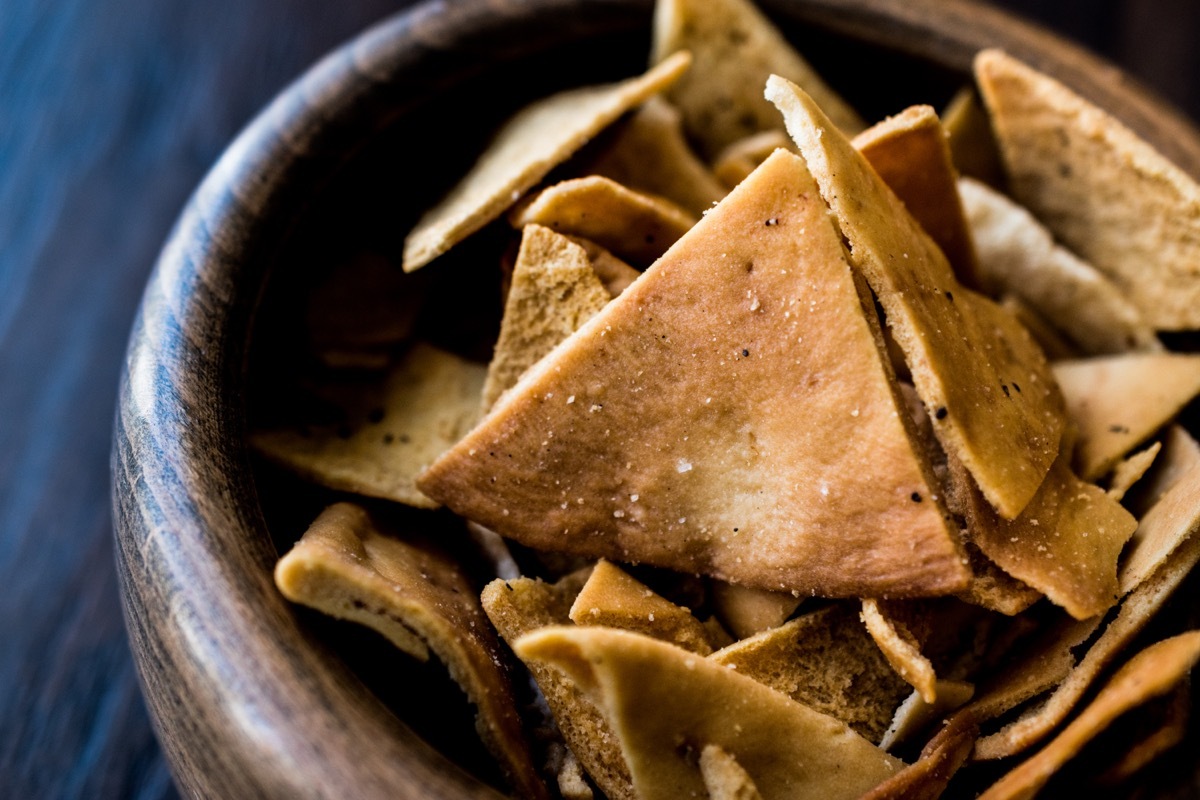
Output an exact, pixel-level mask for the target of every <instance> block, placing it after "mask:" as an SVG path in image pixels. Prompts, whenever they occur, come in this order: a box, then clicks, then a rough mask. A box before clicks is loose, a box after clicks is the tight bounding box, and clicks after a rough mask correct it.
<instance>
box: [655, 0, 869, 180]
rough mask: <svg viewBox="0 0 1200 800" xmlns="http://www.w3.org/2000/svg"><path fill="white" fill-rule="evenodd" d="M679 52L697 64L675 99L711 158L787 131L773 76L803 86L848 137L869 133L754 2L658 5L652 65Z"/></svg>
mask: <svg viewBox="0 0 1200 800" xmlns="http://www.w3.org/2000/svg"><path fill="white" fill-rule="evenodd" d="M679 50H688V51H690V52H691V53H692V54H693V55H695V57H696V62H695V64H694V66H693V68H692V70H691V71H689V73H688V74H687V75H685V76H684V77H683V78H681V79H680V80H679V82H678V83H676V84H675V85H674V86H673V87H672V88H671V90H670V92H668V93H667V97H668V98H669V99H670V100H671V101H672V102H673V103H675V105H677V106H678V107H679V109H680V110H681V111H682V112H683V124H684V127H685V128H686V129H687V132H688V136H689V137H690V138H691V139H692V141H694V142H696V143H697V146H698V147H700V149H701V155H703V156H704V157H705V158H708V159H712V158H713V157H715V156H716V155H717V154H718V153H719V152H721V150H723V149H724V148H725V147H726V146H728V145H730V144H732V143H733V142H736V141H737V140H739V139H742V138H744V137H746V136H748V135H750V134H752V133H758V132H759V131H763V130H770V129H772V128H778V127H779V116H778V115H777V114H776V113H775V112H774V110H773V109H772V108H771V105H770V104H769V103H767V102H766V101H764V100H763V98H762V86H763V82H764V81H766V79H767V76H769V75H772V74H776V75H783V76H784V77H786V78H789V79H790V80H793V81H795V82H796V83H798V84H800V85H801V86H803V87H804V88H805V89H806V90H808V92H809V93H810V94H812V96H813V97H815V98H816V99H817V102H818V103H820V104H821V106H822V107H823V108H825V109H826V113H828V114H829V117H830V118H831V119H832V120H834V122H835V123H836V124H837V125H839V126H841V128H842V130H844V131H846V132H848V133H850V134H855V133H858V132H859V131H861V130H862V129H863V128H864V127H866V126H865V125H864V124H863V121H862V119H861V118H860V117H859V116H858V114H857V113H856V112H855V111H854V109H852V108H851V107H850V106H849V105H847V104H846V101H845V100H843V99H842V98H841V97H839V96H838V95H837V93H836V92H834V91H833V90H832V89H830V88H829V86H828V85H827V84H826V83H825V81H823V80H822V79H821V77H820V76H819V75H817V73H816V72H815V71H813V68H812V67H811V66H809V64H808V62H807V61H805V60H804V59H803V58H802V57H801V56H800V54H799V53H797V52H796V51H795V49H794V48H793V47H792V46H791V45H790V44H788V42H787V40H786V39H784V38H783V35H782V34H781V33H780V32H779V31H778V30H777V29H776V28H775V26H774V25H773V24H772V23H771V21H770V20H768V19H767V18H766V17H765V16H763V13H762V12H761V11H759V10H758V9H757V8H755V7H754V5H753V4H752V3H751V2H749V0H658V3H657V6H656V8H655V12H654V42H653V49H652V52H651V55H650V60H651V62H652V63H657V62H659V61H662V60H663V59H665V58H667V57H668V55H669V54H671V53H674V52H677V51H679Z"/></svg>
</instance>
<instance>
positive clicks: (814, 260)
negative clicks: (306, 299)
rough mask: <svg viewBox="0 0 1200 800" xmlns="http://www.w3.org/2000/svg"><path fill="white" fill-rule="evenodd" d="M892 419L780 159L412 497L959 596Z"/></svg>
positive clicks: (530, 533) (566, 348) (808, 214)
mask: <svg viewBox="0 0 1200 800" xmlns="http://www.w3.org/2000/svg"><path fill="white" fill-rule="evenodd" d="M904 416H905V415H902V414H901V413H900V411H899V410H898V405H897V400H896V398H895V397H894V396H893V389H892V385H891V382H890V381H889V376H888V374H887V372H886V367H885V364H884V363H883V361H882V358H881V356H880V353H879V350H878V347H877V344H876V339H875V336H874V335H873V333H872V331H871V328H870V327H869V325H868V323H867V321H866V319H865V318H864V315H863V311H862V306H861V303H860V300H859V295H858V291H857V288H856V286H855V283H854V279H853V275H852V273H851V271H850V268H849V266H848V265H847V264H846V262H845V259H844V253H843V249H842V243H841V239H840V237H839V235H838V233H837V231H836V230H835V228H834V227H833V224H832V222H831V221H830V219H829V217H828V214H827V210H826V208H825V206H824V203H822V202H821V200H820V197H819V195H818V194H817V192H816V187H815V185H814V184H813V182H812V178H811V176H809V174H808V172H807V171H806V170H805V168H804V164H803V161H801V159H799V158H798V157H796V156H794V155H792V154H790V153H787V152H784V151H779V152H777V153H776V154H775V155H774V156H772V157H771V158H770V159H769V160H768V161H767V162H765V163H764V164H763V166H762V167H760V168H759V170H757V171H756V172H755V174H754V175H753V176H751V177H750V178H748V179H747V180H746V181H744V182H743V183H742V184H741V186H739V187H738V189H736V190H735V191H734V192H732V193H731V194H730V195H729V196H728V197H727V198H726V199H725V200H724V201H722V203H721V204H720V205H719V206H717V207H716V208H715V209H714V210H713V211H712V212H710V213H709V214H708V215H707V216H705V217H704V219H703V220H701V222H700V223H699V224H697V225H696V227H694V228H693V229H692V230H691V231H689V232H688V234H687V235H686V236H685V237H684V238H683V239H681V240H680V241H679V243H677V244H676V246H675V247H673V248H672V249H671V251H670V252H669V253H668V254H667V255H666V256H664V257H663V258H662V259H661V260H659V261H658V262H657V263H656V264H655V265H654V266H653V267H652V268H651V269H650V270H648V271H647V272H646V273H644V274H643V275H642V277H641V278H640V279H638V280H637V281H636V282H635V283H634V284H633V285H632V286H631V287H629V289H627V290H626V291H625V292H624V294H622V295H621V296H620V297H619V298H617V299H615V300H614V301H613V302H612V303H610V304H609V305H608V306H607V307H606V308H605V310H604V311H602V312H601V313H600V314H598V315H597V316H596V317H593V318H592V320H591V321H590V322H588V323H587V324H586V325H584V327H583V328H581V329H580V330H579V331H577V332H576V333H575V334H574V335H573V336H572V337H571V338H570V339H568V340H567V341H566V342H565V343H564V344H563V345H562V346H560V347H559V348H557V349H555V350H554V351H553V352H552V353H551V354H550V355H549V356H547V357H546V358H545V359H543V360H542V361H540V362H538V365H537V366H535V367H534V368H533V369H532V370H531V371H530V372H529V373H527V374H526V376H525V377H524V378H523V379H522V380H521V382H520V383H518V384H517V386H516V387H514V389H513V390H512V392H510V393H509V394H508V395H506V396H505V398H503V399H502V400H501V402H500V403H498V404H497V405H496V407H495V408H494V409H493V411H492V413H491V414H490V415H489V417H488V418H487V419H486V420H485V421H484V422H483V423H482V424H481V425H480V426H479V427H478V428H476V429H475V430H474V431H473V432H472V433H471V434H470V435H469V436H468V437H467V438H466V439H464V440H463V441H462V442H461V443H460V444H459V445H458V446H456V447H455V448H454V449H453V450H452V451H451V452H450V453H448V454H447V455H446V456H444V457H443V458H441V459H439V460H438V462H436V463H435V464H434V465H433V466H432V467H431V468H430V469H429V470H428V471H427V472H426V473H425V474H424V475H423V476H422V478H421V481H420V485H421V487H422V490H423V491H426V492H428V493H429V494H430V495H431V496H433V497H436V498H438V499H440V500H442V501H443V502H445V503H446V504H447V505H448V506H450V507H451V508H452V509H454V510H455V511H456V512H458V513H460V514H462V515H464V516H466V517H467V518H469V519H473V520H476V521H478V522H480V523H481V524H484V525H486V526H488V527H490V528H493V529H494V530H496V531H498V532H499V533H501V534H503V535H505V536H508V537H510V538H513V539H516V540H518V541H521V542H523V543H525V544H528V545H530V546H533V547H539V548H547V549H554V550H566V551H572V552H576V553H580V554H585V555H594V556H603V557H606V558H612V559H614V560H620V561H638V562H643V563H648V564H655V565H659V566H666V567H671V568H673V569H676V570H678V571H681V572H689V573H697V572H699V573H704V574H709V575H712V576H714V577H718V578H722V579H727V580H731V581H735V582H740V583H744V584H746V585H749V586H755V587H759V588H769V589H781V588H782V589H788V590H796V591H801V592H816V593H819V594H828V595H850V596H858V595H862V594H889V593H890V594H894V595H912V594H930V593H934V594H936V593H946V592H950V591H955V590H957V589H960V588H962V587H963V586H964V585H965V583H966V579H967V573H966V570H965V568H964V567H963V565H962V563H961V555H960V553H959V550H958V546H957V536H956V535H955V534H952V533H951V532H950V531H949V530H948V528H947V525H946V522H945V520H944V518H943V516H942V513H943V512H942V511H941V509H940V504H939V503H938V502H936V497H935V495H936V490H935V489H933V488H932V487H933V486H935V485H936V484H933V483H931V479H930V478H929V477H927V475H926V472H925V470H926V469H927V467H926V465H925V464H924V462H923V460H922V458H921V456H919V455H918V454H917V453H916V452H915V450H914V446H913V444H912V443H911V441H910V439H909V435H908V432H907V430H906V429H905V419H904ZM816 420H819V423H816V422H814V421H816ZM598 464H604V465H606V468H604V469H598V468H597V465H598ZM833 543H836V546H833Z"/></svg>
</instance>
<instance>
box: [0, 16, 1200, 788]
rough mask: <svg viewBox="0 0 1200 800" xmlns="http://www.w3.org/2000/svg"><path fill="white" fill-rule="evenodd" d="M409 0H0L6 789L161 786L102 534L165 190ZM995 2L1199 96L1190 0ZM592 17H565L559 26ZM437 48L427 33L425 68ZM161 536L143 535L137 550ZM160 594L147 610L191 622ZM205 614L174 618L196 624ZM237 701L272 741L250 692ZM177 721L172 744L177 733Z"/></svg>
mask: <svg viewBox="0 0 1200 800" xmlns="http://www.w3.org/2000/svg"><path fill="white" fill-rule="evenodd" d="M448 2H449V4H453V0H448ZM403 5H407V3H406V2H405V0H344V2H337V3H330V2H327V0H292V2H289V3H286V4H284V3H277V2H272V1H271V0H209V1H208V2H205V3H195V2H190V1H189V0H153V1H152V0H93V1H92V2H82V0H63V2H58V3H44V2H39V0H9V2H5V3H3V4H0V487H3V489H2V490H0V585H3V586H4V592H3V594H0V641H2V642H3V645H2V646H0V686H3V687H5V688H6V691H4V692H0V787H3V789H2V790H0V794H4V795H5V796H12V797H88V798H91V797H139V798H142V797H145V798H151V797H163V796H169V795H171V794H173V791H172V789H171V786H170V780H169V776H168V774H167V772H166V769H165V767H164V762H163V760H162V756H161V755H160V753H159V751H158V749H157V746H156V744H155V742H154V741H153V738H152V736H151V732H150V730H149V726H148V721H147V718H146V715H145V712H144V709H143V706H142V703H141V700H140V698H139V696H138V695H139V693H138V689H137V682H136V680H135V677H134V674H133V670H132V665H131V662H130V657H129V653H128V648H127V645H126V641H125V635H124V631H123V629H122V627H123V626H122V622H121V619H120V610H119V607H118V602H117V596H116V594H117V593H116V575H115V571H114V569H113V563H112V554H111V550H110V547H111V528H110V512H109V489H108V469H107V465H108V460H109V456H108V453H109V437H110V422H111V420H112V415H113V394H114V392H113V387H114V386H115V384H116V381H117V374H118V371H119V368H120V363H121V358H122V353H123V352H124V349H125V344H126V341H127V337H128V332H129V321H130V319H131V317H132V315H133V312H134V308H135V306H136V305H137V302H138V297H139V296H140V294H141V291H142V287H143V285H144V283H145V279H146V275H147V272H148V270H149V268H150V265H151V263H152V261H153V259H154V254H155V253H156V252H157V251H158V249H159V248H160V246H161V244H162V242H163V240H164V239H165V238H166V236H167V233H168V230H169V228H170V225H171V223H172V220H173V219H174V218H175V216H176V215H177V213H178V209H179V208H180V207H181V206H182V204H183V203H184V201H185V199H186V197H187V195H188V193H189V192H190V191H191V189H192V188H193V187H194V186H195V185H196V183H197V182H198V180H199V178H200V177H201V175H202V174H203V172H204V170H205V169H207V168H208V166H209V165H210V164H211V163H212V162H213V160H214V159H215V158H216V156H217V154H218V153H219V152H220V150H221V149H222V148H223V147H224V145H225V144H226V143H227V142H228V140H229V139H230V137H231V136H232V135H233V134H234V133H235V132H236V130H237V129H238V128H239V127H240V126H241V125H242V124H244V122H245V121H246V120H247V119H248V118H249V117H250V115H251V114H252V113H253V112H254V111H255V110H256V109H258V108H259V107H261V106H262V104H263V103H265V102H266V101H267V100H268V99H269V98H270V96H271V95H272V94H274V93H275V92H276V91H277V90H278V89H279V88H280V87H282V86H283V84H284V83H285V82H286V81H287V80H289V79H290V78H291V77H293V76H294V75H296V74H297V73H298V72H299V71H300V70H301V69H302V68H303V67H304V66H305V65H307V64H308V63H310V62H311V61H312V60H313V59H315V58H316V57H318V56H319V55H320V54H322V53H323V52H325V51H326V50H327V49H328V48H330V47H332V46H333V45H335V44H337V43H338V42H339V41H341V40H342V39H344V38H345V37H346V36H348V35H350V34H351V33H353V32H355V31H356V30H358V29H359V28H361V27H362V26H364V25H366V24H367V23H369V22H371V21H373V20H376V19H379V18H380V17H382V16H383V15H384V14H386V13H388V12H390V11H392V10H394V9H396V8H398V7H401V6H403ZM493 5H494V6H495V7H496V8H497V9H498V10H499V11H500V12H501V13H505V9H506V8H509V7H510V6H511V5H512V3H493ZM767 5H768V6H771V5H772V4H770V3H768V4H767ZM783 5H784V3H783V2H782V0H779V2H776V3H774V4H773V7H774V8H775V9H776V13H778V9H779V8H781V7H782V6H783ZM997 5H1000V6H1010V7H1016V8H1018V10H1021V11H1023V12H1026V13H1029V14H1031V15H1034V16H1036V17H1037V18H1039V19H1041V20H1042V21H1044V22H1047V23H1049V24H1052V25H1055V26H1057V27H1059V28H1060V29H1061V30H1063V31H1065V32H1066V33H1067V34H1068V35H1071V36H1074V37H1076V38H1079V39H1081V40H1083V41H1085V42H1086V43H1088V44H1089V45H1091V46H1093V47H1095V48H1097V49H1100V50H1101V51H1102V52H1105V53H1107V54H1108V55H1109V56H1110V57H1115V58H1117V59H1118V60H1119V61H1120V62H1121V63H1122V64H1124V65H1126V66H1127V67H1128V68H1130V69H1131V70H1132V73H1133V74H1134V75H1137V76H1140V77H1142V78H1143V79H1145V80H1147V81H1148V82H1150V83H1151V84H1152V85H1154V86H1155V87H1156V89H1157V90H1158V91H1160V92H1162V93H1163V94H1164V96H1166V97H1168V98H1170V99H1173V100H1175V101H1176V102H1179V103H1181V104H1184V107H1185V108H1186V109H1188V110H1190V111H1191V113H1192V114H1194V115H1200V83H1198V82H1197V81H1195V80H1194V79H1193V76H1194V75H1196V74H1198V70H1197V67H1198V66H1200V64H1197V60H1198V59H1200V50H1198V49H1197V48H1195V47H1194V46H1192V43H1193V42H1194V41H1195V39H1196V37H1197V35H1198V34H1200V19H1198V17H1200V6H1198V5H1196V4H1195V3H1192V2H1190V0H1104V2H1095V1H1094V0H1072V2H1063V3H1042V2H1036V1H1035V0H1003V2H998V3H997ZM848 19H851V20H855V19H857V20H859V23H861V21H862V19H863V17H861V16H860V17H854V16H853V15H850V16H849V17H848ZM594 20H595V17H594V16H593V17H588V16H587V15H586V14H585V15H582V16H581V18H580V21H579V22H578V24H577V25H576V24H574V23H573V22H571V21H568V22H566V23H564V25H563V30H564V31H565V35H567V36H571V35H575V34H577V33H578V32H579V27H580V26H582V27H586V26H588V25H591V24H594ZM510 44H511V47H512V48H513V49H516V48H519V47H520V46H521V44H520V40H519V39H514V40H512V41H511V43H510ZM432 55H433V57H435V58H436V57H437V53H434V54H432ZM454 60H455V59H454V58H452V57H451V56H450V55H448V54H447V52H442V53H441V60H440V62H431V63H428V64H427V65H426V67H425V69H426V70H427V72H426V77H427V78H428V77H429V75H431V74H433V73H434V72H436V71H437V69H438V64H439V63H440V64H441V65H442V66H445V65H446V64H447V63H448V62H453V61H454ZM828 63H829V64H836V59H835V58H829V59H828ZM475 66H476V67H477V68H478V66H479V65H478V63H476V64H475ZM916 99H923V98H916ZM164 324H166V326H167V327H168V328H169V327H170V323H164ZM230 346H231V347H233V350H234V351H236V350H237V349H238V348H237V347H235V346H232V345H230ZM229 355H230V354H229V352H228V351H226V352H225V353H224V354H223V355H222V358H228V357H229ZM206 363H209V362H206ZM207 368H211V363H209V367H207ZM234 371H236V370H234ZM223 413H225V412H223ZM202 427H203V426H202ZM226 430H227V429H226ZM143 433H144V431H143ZM206 435H214V434H213V432H212V431H208V432H207V433H206ZM139 441H142V440H139ZM239 458H240V456H239ZM187 477H188V476H187V475H182V476H181V477H180V479H181V480H183V479H186V478H187ZM159 485H160V487H161V486H162V485H169V484H159ZM172 535H176V534H171V533H169V532H168V533H167V534H166V535H163V533H159V534H155V535H154V537H153V539H154V541H155V542H157V543H158V544H156V545H154V546H145V547H143V548H141V549H139V550H138V554H139V558H140V555H141V554H142V553H143V552H144V553H151V552H157V551H155V547H158V548H159V549H160V550H161V548H162V543H163V542H169V541H170V537H171V536H172ZM156 557H157V558H159V560H158V561H156V562H153V563H156V564H159V565H162V564H165V563H168V561H169V559H165V558H163V557H162V556H161V553H160V554H159V555H158V556H156ZM181 559H182V556H180V557H179V558H176V559H175V560H174V561H172V562H171V563H174V564H175V565H176V566H177V567H179V568H180V570H181V571H179V572H178V573H177V576H182V577H178V578H177V579H178V580H183V578H184V577H186V576H187V575H189V574H191V575H195V574H198V573H197V572H196V571H194V570H193V572H191V573H189V572H187V571H185V570H182V566H181V564H182V560H181ZM146 563H150V562H146ZM170 596H171V595H170V592H169V591H168V590H166V589H164V590H163V591H162V593H160V594H159V595H158V597H159V598H162V597H170ZM177 607H178V606H173V605H171V604H170V603H167V604H166V605H165V606H161V607H160V606H157V605H155V604H153V603H151V604H149V605H148V606H147V613H154V614H160V615H176V616H171V617H169V618H170V619H175V618H179V619H182V620H185V621H188V620H191V619H192V618H191V617H189V616H187V615H185V614H183V613H182V612H180V611H176V610H173V609H176V608H177ZM164 624H165V623H164ZM204 630H206V629H205V628H203V627H201V626H199V625H191V626H188V627H186V628H185V627H181V628H180V631H181V633H180V634H179V636H180V637H181V638H183V637H191V638H190V639H188V641H203V637H202V636H201V637H199V638H198V639H197V638H196V637H198V636H199V634H200V633H202V632H203V631H204ZM185 632H186V633H185ZM218 641H219V640H218ZM209 646H210V647H211V646H212V645H211V643H210V645H209ZM233 649H234V650H236V649H237V647H236V646H233ZM335 668H336V667H335ZM227 677H228V676H224V677H222V678H219V679H218V680H224V679H226V678H227ZM232 682H233V683H236V681H232ZM210 685H211V684H210ZM166 688H167V689H168V690H173V691H174V692H175V699H174V700H170V701H163V704H162V705H163V713H167V712H169V711H170V710H171V708H172V705H171V704H172V703H175V704H178V705H179V706H181V707H184V708H186V707H187V706H188V705H189V698H188V696H187V695H186V694H185V693H183V690H182V689H180V688H179V687H174V688H173V687H171V686H169V685H168V686H167V687H166ZM209 696H210V697H211V693H210V695H209ZM228 708H229V709H231V713H232V709H233V707H232V706H228ZM242 710H243V711H244V712H245V713H244V714H243V717H242V722H243V723H244V725H245V726H247V727H249V728H250V729H255V730H258V731H259V733H260V734H261V738H263V739H270V736H271V734H270V731H269V729H268V728H266V727H264V726H261V725H258V722H260V721H261V720H258V719H256V718H255V716H254V708H253V707H250V706H246V707H243V709H242ZM256 726H257V727H256ZM176 739H177V742H179V744H178V746H180V747H184V748H186V745H187V742H186V734H185V733H180V734H179V735H178V736H177V737H176ZM262 747H263V748H264V749H265V750H266V751H267V752H269V753H270V752H274V753H278V752H280V751H279V749H278V748H276V749H274V750H272V749H271V748H270V747H268V746H267V744H266V743H264V744H263V745H262ZM256 752H259V751H256ZM307 752H308V754H309V755H312V753H311V751H307ZM319 758H320V757H319V754H318V760H319ZM219 771H220V770H219ZM1180 796H1187V793H1186V792H1181V794H1180Z"/></svg>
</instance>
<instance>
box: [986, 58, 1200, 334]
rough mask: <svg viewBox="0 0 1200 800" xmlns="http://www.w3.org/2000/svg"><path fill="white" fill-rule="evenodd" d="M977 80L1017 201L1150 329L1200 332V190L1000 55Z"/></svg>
mask: <svg viewBox="0 0 1200 800" xmlns="http://www.w3.org/2000/svg"><path fill="white" fill-rule="evenodd" d="M975 77H976V80H977V81H978V83H979V88H980V91H981V92H982V94H983V99H984V101H985V103H986V104H987V107H988V111H989V112H990V113H991V117H992V125H993V127H994V129H995V132H996V138H997V140H998V142H999V145H1000V152H1001V155H1002V157H1003V160H1004V166H1005V169H1006V171H1007V173H1008V177H1009V185H1010V188H1011V190H1012V194H1013V197H1015V198H1016V200H1017V201H1018V202H1019V203H1020V204H1021V205H1023V206H1025V207H1026V208H1028V209H1029V210H1030V211H1031V212H1033V214H1034V215H1035V216H1036V217H1037V218H1038V219H1040V220H1042V222H1044V223H1045V224H1046V226H1047V227H1048V228H1049V229H1050V230H1051V231H1052V232H1053V234H1054V236H1055V238H1056V239H1058V240H1059V241H1060V242H1062V243H1063V244H1064V245H1066V246H1067V247H1069V248H1070V249H1071V250H1072V251H1074V252H1075V253H1077V254H1078V255H1080V256H1081V257H1082V258H1084V259H1085V260H1087V261H1088V262H1090V263H1091V264H1093V265H1094V266H1095V267H1096V268H1097V269H1099V270H1100V271H1101V272H1103V273H1104V274H1106V275H1108V276H1109V277H1110V278H1112V280H1113V281H1114V282H1115V283H1116V284H1117V285H1118V286H1119V287H1120V289H1121V291H1122V292H1124V293H1125V294H1126V296H1127V297H1128V298H1129V300H1130V301H1131V302H1132V303H1133V304H1134V305H1135V306H1137V307H1138V309H1140V310H1141V312H1142V315H1143V317H1144V318H1145V320H1146V321H1147V322H1148V323H1149V324H1150V325H1152V326H1154V327H1155V328H1157V329H1159V330H1183V329H1192V328H1197V327H1200V281H1197V276H1198V275H1200V267H1198V266H1197V265H1200V186H1198V185H1197V184H1196V182H1195V181H1194V180H1193V179H1192V178H1191V177H1190V176H1189V175H1187V174H1186V173H1185V172H1184V171H1183V170H1181V169H1179V168H1178V167H1176V166H1175V165H1174V164H1172V163H1171V162H1170V161H1168V160H1167V159H1166V158H1165V157H1164V156H1163V155H1162V154H1160V153H1159V152H1158V151H1156V150H1155V149H1154V148H1153V147H1151V146H1150V145H1149V144H1148V143H1146V142H1145V141H1143V140H1142V139H1140V138H1139V137H1138V136H1137V135H1136V134H1134V133H1133V132H1132V131H1130V130H1129V129H1128V128H1126V127H1125V126H1123V125H1122V124H1121V123H1119V122H1118V121H1117V120H1116V119H1114V118H1113V117H1111V116H1110V115H1109V114H1107V113H1106V112H1104V111H1102V110H1101V109H1099V108H1097V107H1096V106H1094V105H1092V104H1091V103H1090V102H1088V101H1087V100H1084V99H1083V98H1082V97H1080V96H1078V95H1077V94H1075V93H1074V92H1072V91H1071V90H1070V89H1068V88H1067V87H1065V86H1063V85H1062V84H1061V83H1059V82H1058V81H1056V80H1054V79H1053V78H1051V77H1049V76H1047V75H1044V74H1042V73H1040V72H1037V71H1036V70H1034V69H1032V68H1031V67H1029V66H1028V65H1026V64H1023V63H1021V62H1020V61H1018V60H1016V59H1014V58H1012V57H1011V56H1009V55H1007V54H1005V53H1003V52H1001V51H999V50H984V51H983V52H981V53H980V54H979V55H978V56H977V57H976V59H975ZM1150 223H1152V224H1150Z"/></svg>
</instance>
